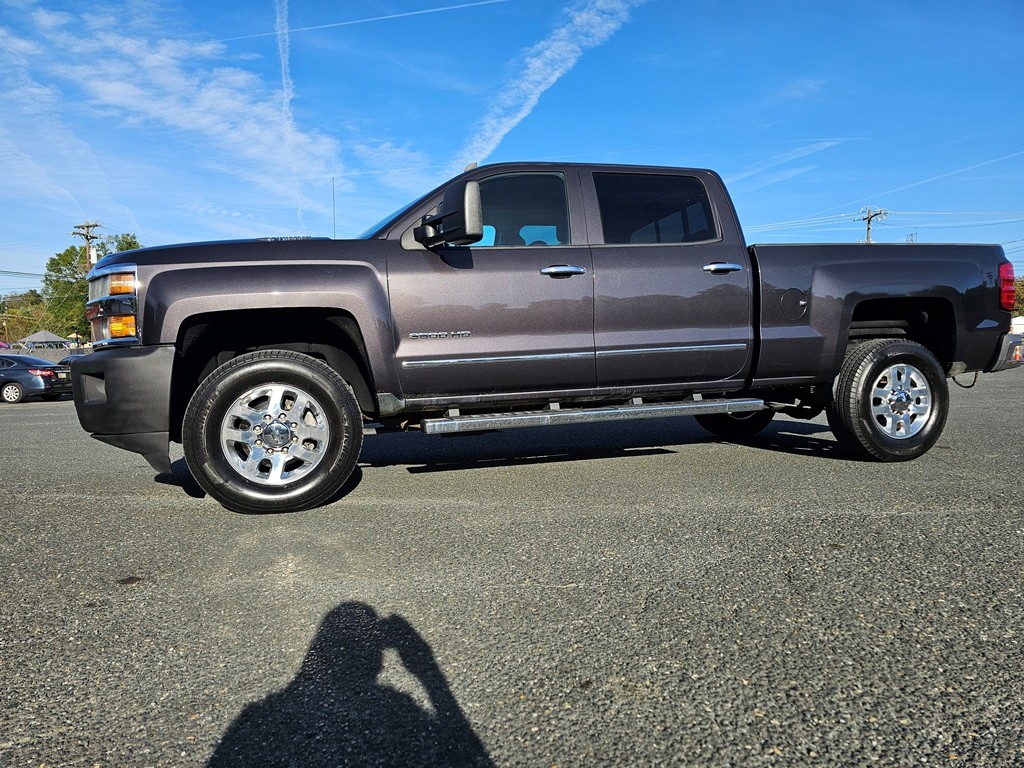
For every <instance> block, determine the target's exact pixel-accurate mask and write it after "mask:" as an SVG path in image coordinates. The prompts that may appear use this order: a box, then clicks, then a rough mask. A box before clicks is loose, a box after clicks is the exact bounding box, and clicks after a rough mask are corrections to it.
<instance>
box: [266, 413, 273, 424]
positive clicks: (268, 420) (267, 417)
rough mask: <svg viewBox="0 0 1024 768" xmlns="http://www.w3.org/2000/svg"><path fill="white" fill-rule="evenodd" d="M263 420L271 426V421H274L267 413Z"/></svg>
mask: <svg viewBox="0 0 1024 768" xmlns="http://www.w3.org/2000/svg"><path fill="white" fill-rule="evenodd" d="M263 420H264V421H265V422H267V423H268V424H269V423H270V422H271V421H273V420H274V417H273V416H271V415H270V414H269V413H267V414H264V415H263Z"/></svg>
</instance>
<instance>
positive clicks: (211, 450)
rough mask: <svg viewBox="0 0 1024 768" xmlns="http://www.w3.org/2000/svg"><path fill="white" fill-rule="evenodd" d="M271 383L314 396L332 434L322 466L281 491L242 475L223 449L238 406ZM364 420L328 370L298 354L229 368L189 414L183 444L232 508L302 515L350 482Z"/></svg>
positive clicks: (203, 480) (249, 359) (202, 477)
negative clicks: (228, 420) (226, 423)
mask: <svg viewBox="0 0 1024 768" xmlns="http://www.w3.org/2000/svg"><path fill="white" fill-rule="evenodd" d="M270 384H283V385H287V386H293V387H296V388H298V389H301V390H302V391H304V392H306V393H308V394H309V395H310V396H311V397H312V398H314V399H315V400H316V401H317V402H318V403H319V404H320V406H321V408H322V409H323V418H324V419H325V421H326V422H327V425H328V428H329V429H330V434H331V438H330V443H329V445H328V446H327V450H326V454H325V455H324V457H323V458H322V459H321V461H320V463H319V464H318V465H317V466H316V467H315V468H314V469H313V470H312V471H311V472H310V473H309V474H307V475H304V476H302V477H300V478H298V479H296V480H293V481H291V482H288V483H285V484H283V485H281V486H267V485H263V484H260V483H256V482H254V481H252V480H251V479H249V478H247V477H246V476H245V475H243V474H240V473H239V472H238V471H237V470H236V469H235V468H234V467H233V466H232V465H231V463H230V462H229V460H228V459H227V457H226V456H225V455H224V450H223V448H222V446H221V444H220V433H221V425H222V423H223V419H224V417H225V415H226V414H227V412H228V410H229V408H230V407H231V406H232V405H233V403H234V402H235V401H236V399H237V398H238V397H239V396H241V395H242V394H243V393H245V392H247V391H249V390H250V389H252V388H254V387H259V386H265V385H270ZM360 419H361V416H360V412H359V409H358V405H357V404H356V402H355V397H354V396H353V395H352V392H351V389H350V388H349V387H348V385H347V384H346V383H345V381H344V379H342V378H341V377H340V376H339V375H338V374H337V373H335V372H334V371H333V370H332V369H331V368H329V367H327V365H326V364H323V363H321V362H320V361H319V360H316V359H315V358H310V357H307V356H305V355H301V354H299V353H290V352H282V353H280V354H274V353H272V352H262V353H251V354H249V355H243V356H242V357H241V358H235V359H234V360H232V361H229V362H228V363H225V364H224V365H223V366H221V367H220V368H218V369H217V370H215V371H214V372H213V373H211V374H210V376H209V377H208V378H207V379H206V381H204V382H203V384H201V385H200V387H199V389H197V390H196V393H195V395H193V398H192V401H191V402H190V403H189V406H188V408H187V410H186V413H185V423H184V426H183V430H182V442H183V444H184V447H185V457H186V461H187V462H188V465H189V469H190V470H191V471H192V474H193V476H194V477H195V478H196V481H197V482H198V483H199V485H200V486H201V487H202V488H203V489H204V490H205V491H206V492H207V493H209V494H210V495H211V496H213V497H214V498H215V499H217V500H218V501H219V502H220V503H221V504H223V505H224V506H225V507H227V508H228V509H232V510H235V511H239V512H271V511H281V512H287V511H296V510H300V509H307V508H310V507H313V506H317V505H318V504H321V503H323V502H325V501H327V500H328V499H329V498H330V497H331V496H333V495H334V494H335V493H337V491H338V490H339V489H340V487H341V486H342V485H343V484H344V482H345V481H346V480H347V479H348V476H349V475H350V474H351V472H352V470H353V468H354V467H355V463H356V460H357V459H358V454H359V449H360V445H361V442H362V424H361V423H360Z"/></svg>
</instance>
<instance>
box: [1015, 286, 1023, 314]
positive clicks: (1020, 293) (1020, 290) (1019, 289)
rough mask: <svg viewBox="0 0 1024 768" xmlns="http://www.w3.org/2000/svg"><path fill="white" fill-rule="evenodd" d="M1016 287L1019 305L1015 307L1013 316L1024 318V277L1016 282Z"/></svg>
mask: <svg viewBox="0 0 1024 768" xmlns="http://www.w3.org/2000/svg"><path fill="white" fill-rule="evenodd" d="M1014 285H1016V286H1017V303H1016V304H1015V305H1014V307H1013V316H1014V317H1024V277H1018V278H1017V279H1016V280H1014Z"/></svg>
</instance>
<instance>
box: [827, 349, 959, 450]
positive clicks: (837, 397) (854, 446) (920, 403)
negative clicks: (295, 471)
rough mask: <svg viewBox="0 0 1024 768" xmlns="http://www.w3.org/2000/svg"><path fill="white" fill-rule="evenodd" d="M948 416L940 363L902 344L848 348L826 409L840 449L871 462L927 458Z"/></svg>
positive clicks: (943, 375)
mask: <svg viewBox="0 0 1024 768" xmlns="http://www.w3.org/2000/svg"><path fill="white" fill-rule="evenodd" d="M948 411H949V388H948V385H947V384H946V374H945V372H944V371H943V369H942V366H941V365H940V364H939V361H938V360H936V359H935V356H934V355H933V354H932V353H931V352H929V351H928V350H927V349H926V348H925V347H923V346H922V345H920V344H918V343H917V342H913V341H905V340H903V339H875V340H872V341H865V342H862V343H860V344H857V345H855V346H852V347H850V349H849V351H848V352H847V354H846V359H845V360H844V361H843V367H842V368H841V369H840V371H839V376H838V377H837V378H836V380H835V382H834V384H833V396H832V400H831V401H830V402H829V404H828V405H827V406H826V408H825V413H826V414H827V416H828V423H829V426H830V427H831V428H832V432H833V433H834V434H835V436H836V438H837V439H838V440H839V442H840V444H841V445H843V446H844V447H845V448H846V449H847V450H849V451H850V452H851V453H853V454H854V455H855V456H857V457H859V458H863V459H869V460H873V461H910V460H911V459H916V458H917V457H918V456H921V455H923V454H925V453H927V452H928V449H930V448H931V447H932V446H933V445H934V444H935V442H936V441H937V440H938V439H939V436H940V435H941V434H942V428H943V427H944V426H945V424H946V415H947V413H948Z"/></svg>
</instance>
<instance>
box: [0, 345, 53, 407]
mask: <svg viewBox="0 0 1024 768" xmlns="http://www.w3.org/2000/svg"><path fill="white" fill-rule="evenodd" d="M70 371H71V369H70V368H69V367H68V366H66V365H60V364H59V363H51V362H50V361H49V360H43V359H42V358H41V357H31V356H30V355H0V400H2V401H3V402H5V403H17V402H20V401H21V400H22V399H24V398H26V397H33V396H36V395H38V396H39V397H41V398H43V399H44V400H59V399H60V397H61V396H62V395H70V394H71V372H70Z"/></svg>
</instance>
